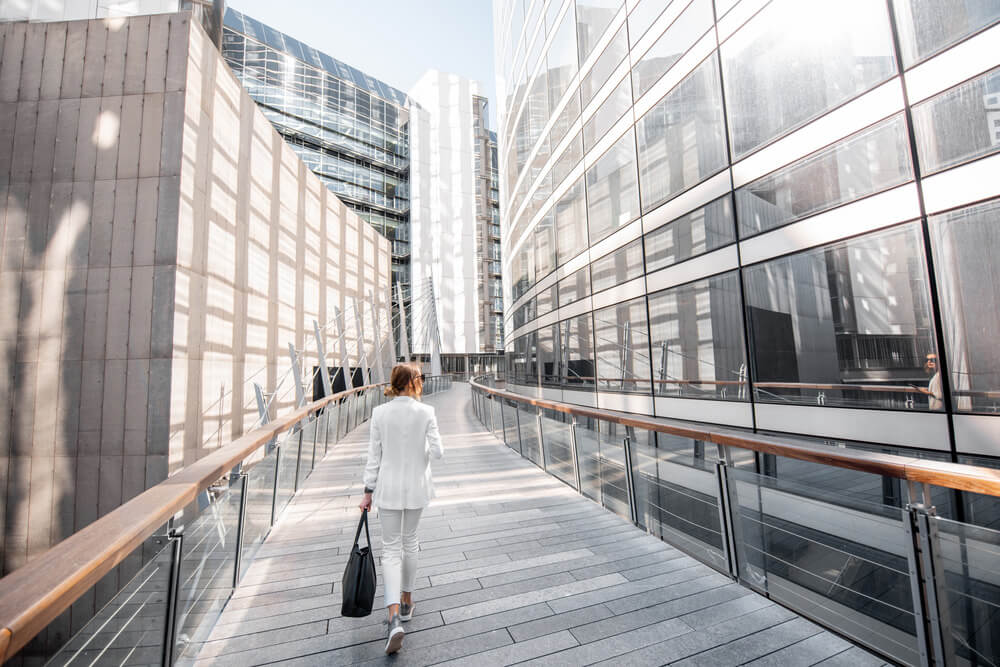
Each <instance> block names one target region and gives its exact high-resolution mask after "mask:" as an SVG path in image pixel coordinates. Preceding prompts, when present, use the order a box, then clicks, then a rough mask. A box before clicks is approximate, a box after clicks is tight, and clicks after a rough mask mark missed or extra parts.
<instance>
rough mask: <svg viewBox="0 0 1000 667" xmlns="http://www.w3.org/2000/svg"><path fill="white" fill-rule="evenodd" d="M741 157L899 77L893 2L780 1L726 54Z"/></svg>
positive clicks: (732, 127)
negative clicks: (891, 22) (890, 10)
mask: <svg viewBox="0 0 1000 667" xmlns="http://www.w3.org/2000/svg"><path fill="white" fill-rule="evenodd" d="M721 51H722V70H723V74H724V80H725V82H726V110H727V112H728V116H729V132H730V140H731V142H732V146H733V153H734V155H735V156H737V157H739V156H743V155H746V154H747V153H749V152H750V151H752V150H753V149H754V148H757V147H758V146H760V145H761V144H764V143H766V142H768V141H770V140H771V139H774V138H775V137H777V136H778V135H780V134H783V133H785V132H788V131H789V130H792V129H794V128H796V127H798V126H800V125H802V124H804V123H806V122H807V121H809V120H812V119H813V118H815V117H817V116H819V115H820V114H822V113H823V112H825V111H828V110H829V109H832V108H833V107H835V106H837V105H839V104H841V103H843V102H846V101H847V100H849V99H851V98H853V97H855V96H856V95H858V94H860V93H863V92H864V91H866V90H869V89H871V88H874V87H875V86H876V85H878V84H879V83H882V82H883V81H885V80H887V79H888V78H889V77H890V76H892V75H893V74H895V73H896V62H895V58H894V56H893V46H892V38H891V32H890V29H889V15H888V11H887V8H886V5H885V3H883V2H871V1H870V0H842V1H841V2H819V3H813V2H801V0H778V1H776V2H772V3H771V4H769V5H768V6H767V7H765V8H764V9H763V10H761V11H760V13H758V14H757V15H756V16H754V17H753V18H752V19H750V21H749V22H748V23H747V24H746V25H745V26H744V27H743V28H741V29H740V30H739V31H738V32H737V33H736V34H735V35H733V36H732V37H730V38H729V39H728V40H727V41H726V42H725V43H723V45H722V47H721Z"/></svg>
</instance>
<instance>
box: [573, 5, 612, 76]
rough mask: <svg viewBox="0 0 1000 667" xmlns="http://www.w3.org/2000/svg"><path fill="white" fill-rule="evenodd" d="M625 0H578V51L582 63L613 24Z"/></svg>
mask: <svg viewBox="0 0 1000 667" xmlns="http://www.w3.org/2000/svg"><path fill="white" fill-rule="evenodd" d="M622 4H623V0H576V39H577V51H578V53H579V57H580V62H581V63H582V62H583V61H585V60H586V59H587V56H589V55H590V52H591V51H593V50H594V47H595V46H597V42H599V41H600V40H601V35H603V34H604V31H605V30H607V28H608V26H609V25H611V21H612V19H614V18H615V14H617V13H618V10H619V9H620V8H621V6H622Z"/></svg>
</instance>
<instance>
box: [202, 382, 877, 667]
mask: <svg viewBox="0 0 1000 667" xmlns="http://www.w3.org/2000/svg"><path fill="white" fill-rule="evenodd" d="M427 401H428V402H429V403H431V404H433V405H434V406H435V407H436V408H437V414H438V422H439V425H440V427H441V434H442V436H443V438H444V446H445V456H444V459H442V460H441V461H437V462H435V464H434V481H435V486H436V488H437V498H436V499H435V500H434V501H433V502H432V504H431V506H430V507H429V508H428V509H427V510H426V511H425V513H424V517H423V520H422V521H421V525H420V533H419V534H420V540H421V553H420V568H419V570H418V579H417V586H416V588H417V590H416V591H414V600H415V602H416V613H415V615H414V617H413V620H412V621H411V622H409V623H407V624H406V629H407V635H406V640H405V643H404V646H403V650H402V652H401V653H400V654H399V655H397V656H393V657H386V656H385V655H384V654H383V652H382V651H383V646H384V644H385V624H384V618H385V614H384V611H383V610H382V608H381V607H382V601H381V587H379V589H378V591H377V595H376V600H375V606H376V611H375V612H373V613H372V615H371V616H369V617H367V618H342V617H341V616H340V578H341V575H342V572H343V568H344V564H345V562H346V559H347V554H348V553H349V552H350V549H351V543H352V540H353V537H354V530H355V528H356V526H357V520H358V517H359V513H358V508H357V504H358V502H359V501H360V497H361V492H362V488H363V485H362V482H361V473H362V469H363V463H364V456H365V451H366V449H367V441H368V428H367V424H364V425H362V426H361V427H360V428H358V429H356V430H355V431H353V432H352V433H351V434H350V435H349V436H348V437H347V438H345V439H344V440H342V441H341V442H340V443H338V444H337V445H336V446H335V447H331V449H330V452H329V454H328V455H327V456H326V458H325V459H324V460H323V461H322V463H320V464H318V465H317V467H316V470H315V471H314V472H313V474H312V475H311V476H310V477H309V479H308V480H307V481H306V483H305V485H304V488H303V490H302V491H300V493H299V494H298V495H297V496H296V497H295V498H294V500H293V501H292V502H291V504H290V505H289V506H288V507H287V508H286V510H285V512H284V514H283V515H282V516H281V518H280V520H279V521H278V522H277V523H276V524H275V526H274V529H273V530H272V532H271V534H270V536H269V537H268V539H267V541H266V542H265V543H264V545H263V546H262V547H261V549H260V552H259V553H258V555H257V558H256V560H255V561H254V563H253V565H252V566H251V567H250V569H249V570H248V571H247V573H246V575H245V576H244V578H243V581H242V582H241V583H240V586H239V587H238V588H237V590H236V592H235V594H234V595H233V598H232V599H231V600H230V601H229V603H228V604H227V605H226V608H225V611H224V612H223V614H222V616H221V617H220V619H219V622H218V623H217V624H216V626H215V628H214V630H213V632H212V634H211V636H210V637H209V640H208V641H207V642H206V643H205V645H204V647H203V648H202V651H201V654H200V655H199V659H198V661H197V663H196V664H199V665H240V666H243V665H257V664H269V663H280V664H291V665H354V664H366V665H367V664H372V665H376V664H395V665H403V664H405V665H430V664H451V663H454V664H475V665H476V667H487V666H490V665H508V664H515V663H523V662H530V663H532V664H551V665H587V664H600V663H605V662H606V663H607V664H609V665H610V664H617V665H623V664H624V665H662V664H682V665H713V666H717V665H741V664H752V665H755V666H757V665H761V666H762V665H814V664H821V665H825V666H828V667H831V666H833V665H851V666H856V665H882V664H884V661H882V660H880V659H878V658H876V657H874V656H872V655H871V654H869V653H867V652H866V651H864V650H862V649H861V648H859V647H857V646H854V645H853V644H851V643H850V642H848V641H846V640H844V639H842V638H840V637H838V636H836V635H834V634H832V633H830V632H827V631H825V630H824V629H822V628H820V627H819V626H817V625H815V624H813V623H811V622H810V621H808V620H806V619H804V618H802V617H800V616H798V615H796V614H795V613H793V612H791V611H789V610H787V609H785V608H784V607H781V606H779V605H776V604H774V603H772V602H770V601H769V600H767V599H766V598H765V597H763V596H760V595H758V594H756V593H754V592H752V591H750V590H749V589H747V588H744V587H742V586H740V585H739V584H737V583H734V582H733V581H732V580H731V579H729V578H728V577H726V576H724V575H722V574H720V573H719V572H717V571H715V570H713V569H712V568H710V567H708V566H707V565H704V564H702V563H701V562H700V561H698V560H696V559H694V558H692V557H690V556H688V555H686V554H684V553H683V552H681V551H678V550H677V549H674V548H673V547H671V546H670V545H668V544H665V543H664V542H661V541H660V540H659V539H657V538H656V537H653V536H651V535H649V534H647V533H645V532H644V531H642V530H641V529H639V528H637V527H635V526H634V525H632V524H631V523H630V522H628V521H627V520H625V519H622V518H620V517H618V516H616V515H614V514H612V513H610V512H608V511H607V510H605V509H604V508H602V507H600V506H598V505H596V504H595V503H593V502H591V501H590V500H587V499H585V498H584V497H582V496H580V495H579V494H577V493H576V492H575V491H574V490H573V489H571V488H569V487H567V486H566V485H564V484H562V483H561V482H559V481H558V480H557V479H555V478H554V477H551V476H549V475H548V474H546V473H545V472H544V471H542V470H540V469H538V468H537V467H535V466H534V465H533V464H531V463H530V462H528V461H527V460H525V459H522V458H521V457H520V456H519V455H518V454H517V453H516V452H513V451H511V450H509V449H508V448H507V447H506V446H505V445H504V444H503V443H502V442H500V441H498V440H497V439H496V438H495V437H494V436H493V435H492V434H491V433H489V432H488V431H485V430H484V429H483V427H482V426H481V425H480V424H479V422H478V421H477V420H476V418H475V416H474V415H473V413H472V405H471V401H470V392H469V388H468V385H465V384H455V386H454V387H453V388H452V389H451V390H450V391H448V392H445V393H442V394H438V395H434V396H431V397H429V398H428V399H427ZM373 518H374V517H373ZM372 529H373V530H372V539H373V541H374V547H375V553H376V557H377V556H378V554H379V552H380V550H381V549H380V547H381V544H380V534H381V533H380V530H379V525H378V521H377V519H376V520H375V521H373V522H372ZM362 539H364V538H363V537H362Z"/></svg>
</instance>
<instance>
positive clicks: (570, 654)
mask: <svg viewBox="0 0 1000 667" xmlns="http://www.w3.org/2000/svg"><path fill="white" fill-rule="evenodd" d="M689 632H691V628H689V627H688V626H687V625H685V624H684V623H682V622H681V621H679V620H677V619H676V618H672V619H670V620H667V621H661V622H659V623H654V624H653V625H647V626H645V627H643V628H637V629H635V630H631V631H629V632H623V633H621V634H618V635H614V636H611V637H607V638H605V639H601V640H599V641H596V642H590V643H588V644H581V645H580V646H578V647H576V648H574V649H571V650H567V651H563V652H562V653H559V654H558V655H550V656H548V657H547V658H544V659H542V660H537V661H533V662H531V663H529V664H534V665H586V664H590V663H593V662H597V661H599V660H609V659H611V658H616V657H617V656H621V655H624V654H626V653H629V652H631V651H634V650H635V649H637V648H642V647H645V646H649V645H651V644H656V643H658V642H662V641H663V640H664V639H665V638H670V637H677V636H678V635H685V634H688V633H689Z"/></svg>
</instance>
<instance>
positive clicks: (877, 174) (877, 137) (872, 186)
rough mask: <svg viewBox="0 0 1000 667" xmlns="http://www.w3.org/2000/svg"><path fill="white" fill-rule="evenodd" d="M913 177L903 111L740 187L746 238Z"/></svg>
mask: <svg viewBox="0 0 1000 667" xmlns="http://www.w3.org/2000/svg"><path fill="white" fill-rule="evenodd" d="M912 176H913V172H912V166H911V164H910V150H909V139H908V137H907V135H906V125H905V123H904V122H903V116H902V115H897V116H893V117H892V118H890V119H889V120H886V121H883V122H881V123H879V124H878V125H875V126H874V127H871V128H867V129H864V130H862V131H861V132H858V133H857V134H855V135H853V136H850V137H847V138H846V139H843V140H841V141H838V142H837V143H836V144H834V145H833V146H831V147H829V148H824V149H822V150H820V151H817V152H816V153H813V154H812V155H809V156H806V157H804V158H802V159H801V160H798V161H797V162H793V163H792V164H790V165H788V166H787V167H783V168H781V169H779V170H778V171H776V172H774V173H772V174H769V175H767V176H764V177H763V178H759V179H757V180H756V181H753V182H752V183H748V184H747V185H745V186H743V187H742V188H740V189H738V190H737V191H736V211H737V218H738V219H739V221H740V237H742V238H747V237H749V236H753V235H754V234H759V233H761V232H765V231H768V230H770V229H774V228H775V227H780V226H781V225H784V224H787V223H789V222H792V221H794V220H798V219H801V218H805V217H808V216H810V215H813V214H815V213H819V212H820V211H824V210H826V209H829V208H833V207H834V206H837V205H839V204H844V203H847V202H849V201H853V200H855V199H861V198H862V197H865V196H867V195H871V194H874V193H876V192H881V191H883V190H888V189H889V188H892V187H894V186H896V185H900V184H901V183H905V182H906V181H908V180H910V179H911V178H912Z"/></svg>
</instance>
